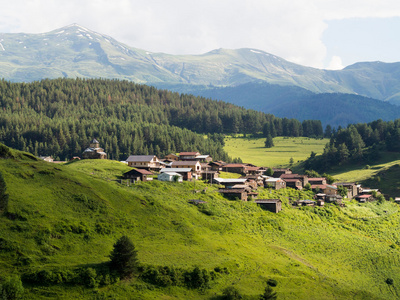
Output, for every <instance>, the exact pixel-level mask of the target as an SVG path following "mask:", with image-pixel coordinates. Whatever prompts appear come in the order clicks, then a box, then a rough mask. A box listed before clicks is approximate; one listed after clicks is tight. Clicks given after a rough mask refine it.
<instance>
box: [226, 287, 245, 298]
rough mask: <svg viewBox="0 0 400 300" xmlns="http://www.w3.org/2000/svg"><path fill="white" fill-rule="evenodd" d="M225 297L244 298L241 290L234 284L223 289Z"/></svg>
mask: <svg viewBox="0 0 400 300" xmlns="http://www.w3.org/2000/svg"><path fill="white" fill-rule="evenodd" d="M222 295H223V299H225V300H237V299H242V298H243V296H242V294H241V293H240V291H239V290H238V289H237V288H236V287H234V286H228V287H227V288H225V289H224V290H223V291H222Z"/></svg>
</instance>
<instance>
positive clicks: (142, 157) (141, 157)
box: [126, 155, 157, 162]
mask: <svg viewBox="0 0 400 300" xmlns="http://www.w3.org/2000/svg"><path fill="white" fill-rule="evenodd" d="M154 157H156V156H155V155H129V157H128V158H127V159H126V161H127V162H150V161H151V160H152V159H153V158H154ZM156 158H157V157H156Z"/></svg>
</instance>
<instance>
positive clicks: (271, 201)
mask: <svg viewBox="0 0 400 300" xmlns="http://www.w3.org/2000/svg"><path fill="white" fill-rule="evenodd" d="M254 202H255V203H260V204H263V203H265V204H268V203H278V202H282V200H280V199H258V200H254Z"/></svg>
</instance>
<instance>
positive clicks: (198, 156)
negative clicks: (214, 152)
mask: <svg viewBox="0 0 400 300" xmlns="http://www.w3.org/2000/svg"><path fill="white" fill-rule="evenodd" d="M207 157H210V155H208V154H205V155H197V156H196V158H199V159H202V158H207Z"/></svg>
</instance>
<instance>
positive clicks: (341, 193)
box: [337, 185, 347, 197]
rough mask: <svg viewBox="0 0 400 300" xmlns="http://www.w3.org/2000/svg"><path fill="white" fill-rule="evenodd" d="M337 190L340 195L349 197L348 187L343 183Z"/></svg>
mask: <svg viewBox="0 0 400 300" xmlns="http://www.w3.org/2000/svg"><path fill="white" fill-rule="evenodd" d="M337 192H338V194H339V195H340V196H342V197H347V188H345V187H344V186H343V185H339V186H338V187H337Z"/></svg>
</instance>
